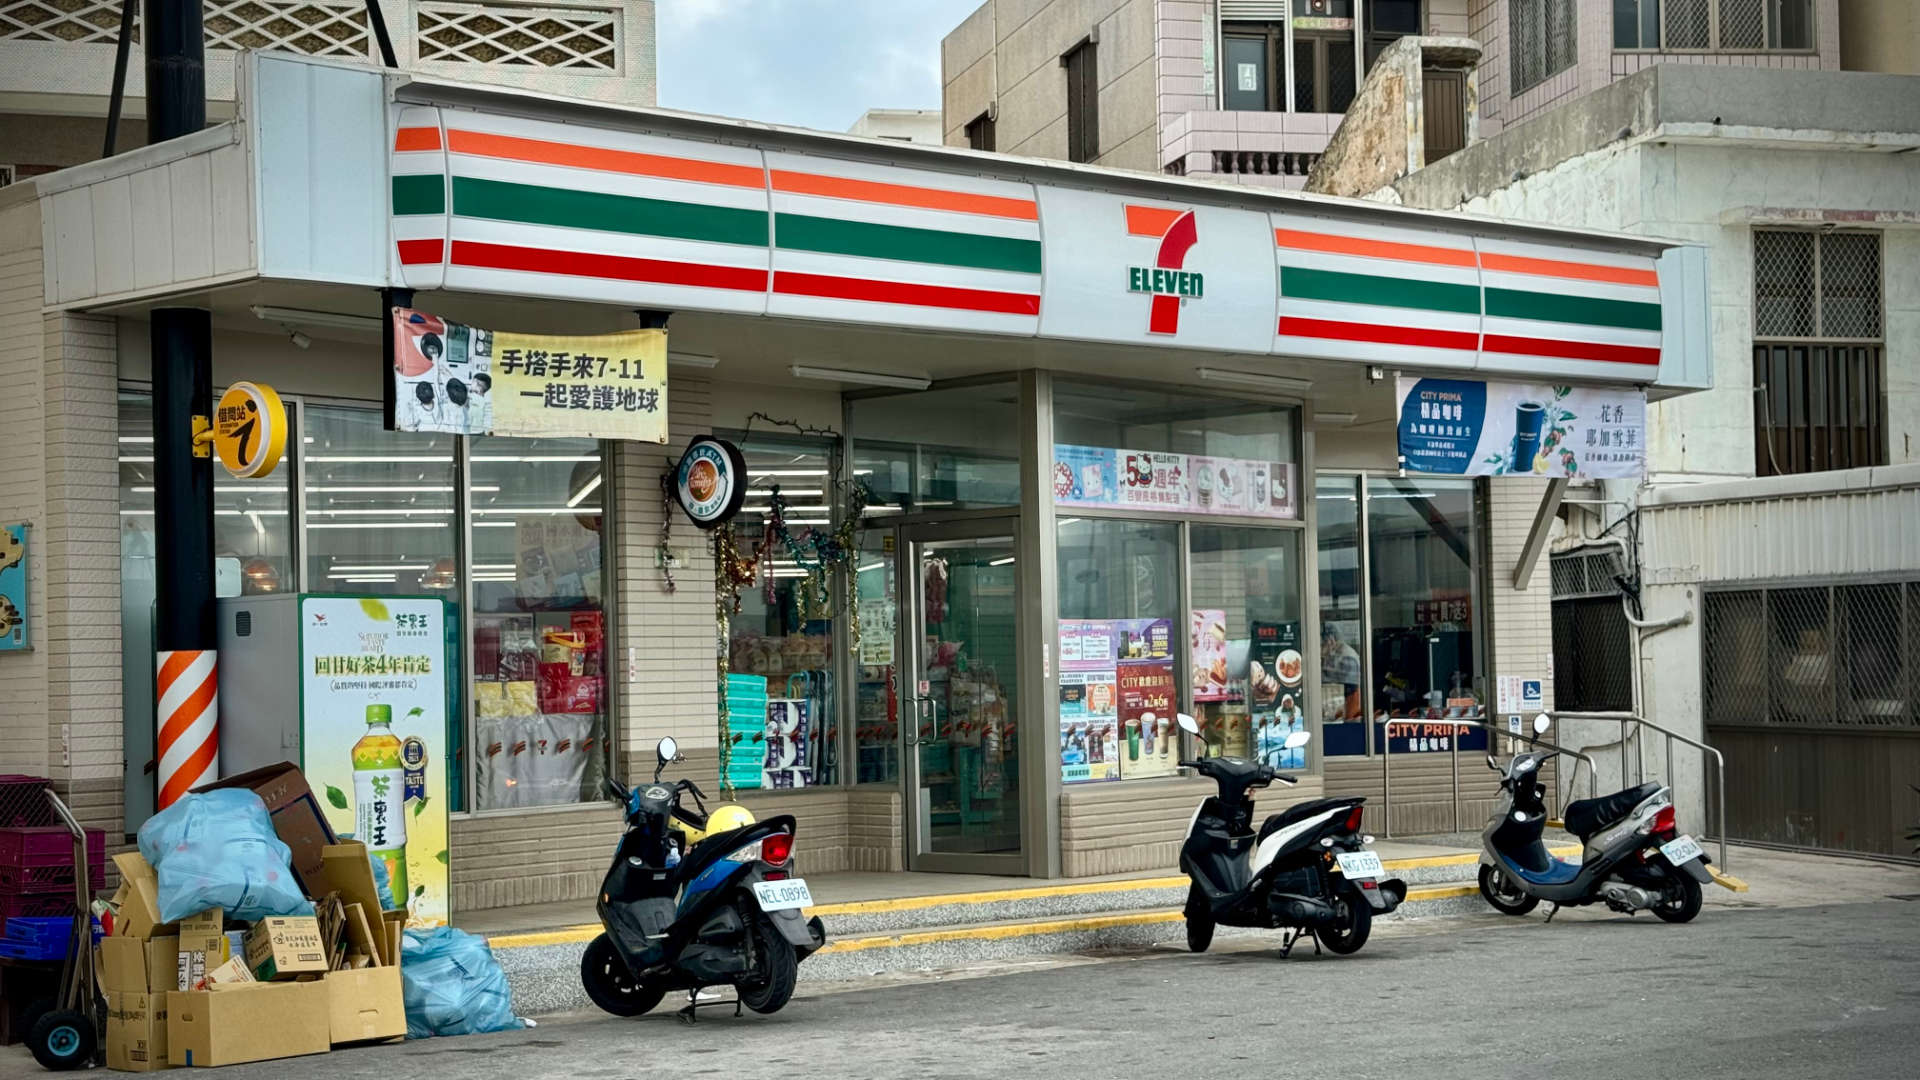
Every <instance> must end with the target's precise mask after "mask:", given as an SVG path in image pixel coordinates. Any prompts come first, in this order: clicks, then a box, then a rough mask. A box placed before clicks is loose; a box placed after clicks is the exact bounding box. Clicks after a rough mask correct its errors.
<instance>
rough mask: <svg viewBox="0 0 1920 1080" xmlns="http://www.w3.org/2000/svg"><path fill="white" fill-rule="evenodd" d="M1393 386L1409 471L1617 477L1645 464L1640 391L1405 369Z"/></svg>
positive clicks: (1643, 408)
mask: <svg viewBox="0 0 1920 1080" xmlns="http://www.w3.org/2000/svg"><path fill="white" fill-rule="evenodd" d="M1398 390H1399V400H1400V408H1399V417H1400V423H1399V439H1400V463H1401V467H1403V468H1405V469H1406V470H1407V471H1408V472H1417V473H1435V474H1439V475H1442V476H1509V475H1522V476H1543V477H1548V478H1552V479H1579V478H1583V477H1594V478H1599V479H1622V478H1638V477H1639V476H1641V475H1642V474H1643V473H1644V472H1645V471H1646V444H1647V395H1646V393H1645V391H1641V390H1609V389H1598V388H1589V387H1582V386H1545V385H1535V384H1533V383H1509V382H1479V381H1475V380H1467V379H1421V378H1407V377H1402V378H1401V379H1400V380H1399V385H1398Z"/></svg>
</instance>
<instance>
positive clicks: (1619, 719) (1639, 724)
mask: <svg viewBox="0 0 1920 1080" xmlns="http://www.w3.org/2000/svg"><path fill="white" fill-rule="evenodd" d="M1552 715H1553V718H1554V719H1555V720H1556V721H1560V720H1598V721H1601V722H1612V723H1617V724H1619V725H1620V786H1621V787H1623V788H1624V787H1626V786H1627V784H1628V783H1629V780H1628V776H1629V773H1628V770H1627V763H1628V762H1629V761H1632V762H1633V763H1634V766H1635V768H1634V770H1633V772H1632V774H1631V775H1633V776H1637V777H1640V778H1641V779H1642V780H1643V781H1644V780H1645V779H1646V766H1645V763H1644V762H1643V761H1642V760H1641V759H1640V754H1639V752H1638V750H1637V749H1635V750H1634V751H1633V753H1632V755H1631V757H1630V756H1629V754H1628V751H1629V748H1630V747H1632V746H1633V742H1632V740H1633V738H1634V737H1636V736H1638V735H1639V734H1640V733H1641V729H1643V728H1652V729H1653V730H1654V731H1657V732H1659V733H1660V734H1662V735H1665V736H1666V737H1667V776H1666V782H1667V783H1668V784H1671V783H1672V782H1673V777H1674V769H1673V744H1674V743H1676V742H1683V743H1686V744H1687V745H1688V746H1691V747H1694V748H1695V749H1697V750H1699V751H1700V752H1701V754H1703V755H1705V754H1712V755H1713V764H1714V771H1715V776H1714V800H1715V802H1716V804H1717V805H1718V809H1719V814H1718V817H1719V822H1718V824H1719V826H1720V836H1719V844H1720V868H1721V869H1722V870H1724V869H1726V867H1727V758H1726V755H1725V754H1722V753H1721V752H1720V751H1718V750H1716V749H1714V748H1713V747H1711V746H1708V745H1707V744H1706V743H1703V742H1701V741H1699V740H1698V739H1692V738H1688V737H1687V736H1685V735H1682V734H1680V733H1679V732H1677V731H1674V730H1672V729H1670V728H1664V727H1661V726H1660V725H1659V724H1656V723H1654V722H1653V721H1651V720H1648V719H1647V718H1646V717H1644V716H1639V715H1636V714H1634V713H1614V712H1591V713H1581V712H1556V713H1553V714H1552ZM1629 726H1631V728H1632V730H1631V731H1630V730H1628V729H1629ZM1589 745H1591V744H1589ZM1581 749H1583V750H1584V749H1586V747H1582V748H1581Z"/></svg>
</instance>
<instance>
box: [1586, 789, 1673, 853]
mask: <svg viewBox="0 0 1920 1080" xmlns="http://www.w3.org/2000/svg"><path fill="white" fill-rule="evenodd" d="M1659 790H1660V785H1659V784H1652V783H1649V784H1641V785H1640V786H1639V787H1631V788H1628V789H1627V790H1625V791H1620V792H1615V793H1614V794H1612V795H1605V796H1602V797H1600V798H1598V799H1578V800H1576V801H1574V802H1570V803H1568V804H1567V812H1566V814H1565V815H1563V817H1562V820H1564V821H1565V822H1566V823H1567V831H1568V832H1570V833H1572V834H1573V835H1575V836H1577V837H1579V838H1580V839H1582V840H1585V839H1586V838H1587V837H1589V836H1592V835H1593V834H1594V833H1597V832H1599V831H1600V830H1601V829H1604V828H1606V827H1607V826H1609V825H1611V824H1613V823H1614V822H1616V821H1619V820H1620V819H1621V818H1623V817H1626V816H1627V815H1628V814H1629V813H1632V812H1633V808H1634V807H1636V806H1639V805H1640V804H1641V803H1643V802H1645V801H1646V800H1647V797H1648V796H1649V795H1652V794H1653V793H1654V792H1656V791H1659Z"/></svg>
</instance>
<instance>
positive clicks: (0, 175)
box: [0, 165, 18, 187]
mask: <svg viewBox="0 0 1920 1080" xmlns="http://www.w3.org/2000/svg"><path fill="white" fill-rule="evenodd" d="M16 175H18V174H17V172H16V171H15V167H14V166H12V165H0V187H6V186H7V185H8V184H11V183H13V180H14V177H15V176H16Z"/></svg>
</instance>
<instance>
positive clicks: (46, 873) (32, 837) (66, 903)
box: [0, 776, 107, 935]
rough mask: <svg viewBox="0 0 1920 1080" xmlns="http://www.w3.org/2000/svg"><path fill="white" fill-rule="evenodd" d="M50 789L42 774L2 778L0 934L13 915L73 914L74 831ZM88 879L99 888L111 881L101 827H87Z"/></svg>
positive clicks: (0, 779)
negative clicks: (59, 813)
mask: <svg viewBox="0 0 1920 1080" xmlns="http://www.w3.org/2000/svg"><path fill="white" fill-rule="evenodd" d="M46 793H47V781H46V780H44V779H42V778H40V777H37V776H0V935H5V934H6V932H7V923H8V921H10V920H12V919H15V918H58V917H62V916H64V917H67V918H69V919H70V918H71V917H72V916H73V915H74V895H73V872H74V867H73V834H72V833H70V832H68V831H67V827H66V826H65V825H62V824H60V822H59V820H58V818H56V817H55V815H54V812H53V806H52V804H51V803H49V802H48V801H47V794H46ZM87 883H88V885H89V886H90V887H91V888H92V889H93V890H94V891H96V892H97V891H99V890H101V889H104V888H106V885H107V840H106V834H105V833H104V832H102V831H101V830H99V829H88V830H87ZM68 925H69V926H71V925H72V924H71V923H69V924H68Z"/></svg>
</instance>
